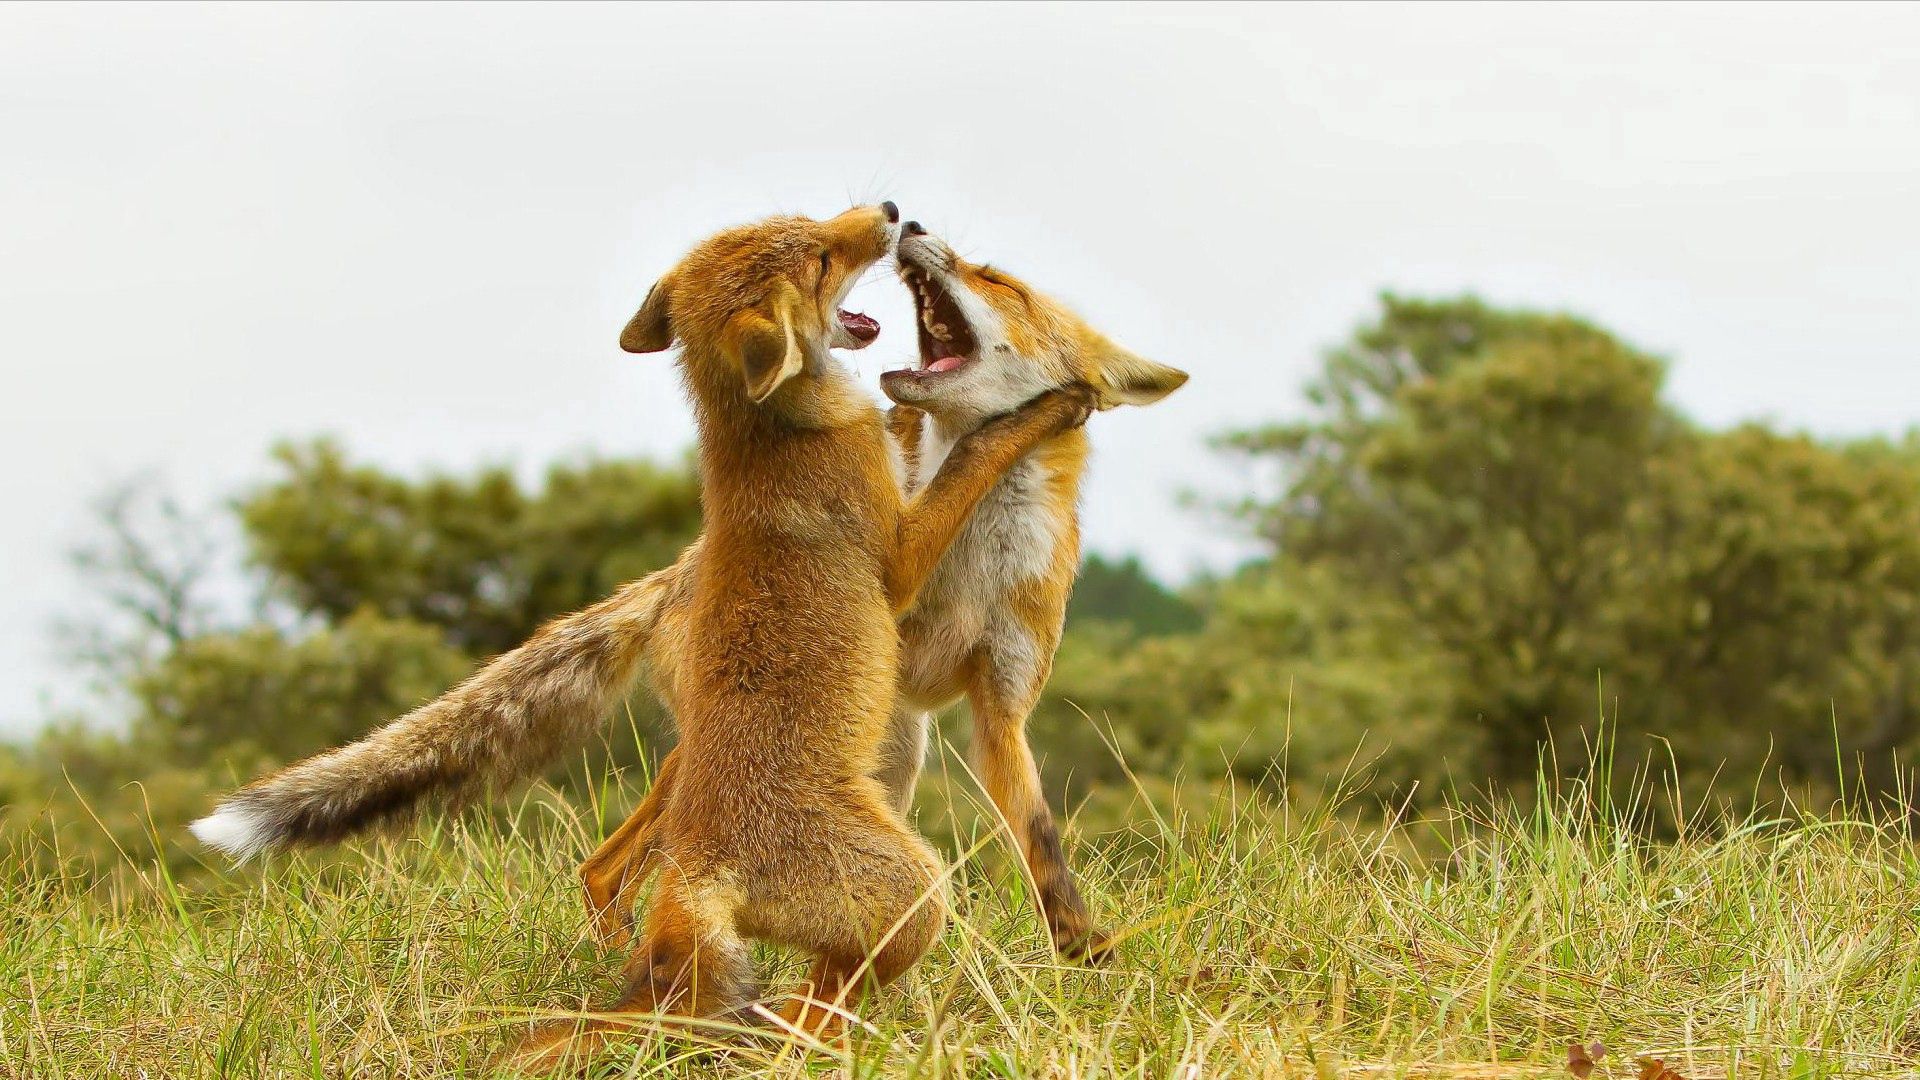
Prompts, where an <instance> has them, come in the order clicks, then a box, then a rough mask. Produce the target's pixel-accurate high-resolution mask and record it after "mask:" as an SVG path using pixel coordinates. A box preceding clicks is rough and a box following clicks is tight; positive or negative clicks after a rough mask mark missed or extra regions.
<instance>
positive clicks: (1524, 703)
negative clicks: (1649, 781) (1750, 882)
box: [1224, 295, 1920, 793]
mask: <svg viewBox="0 0 1920 1080" xmlns="http://www.w3.org/2000/svg"><path fill="white" fill-rule="evenodd" d="M1383 309H1384V310H1383V313H1382V316H1381V318H1380V319H1379V321H1378V322H1376V323H1374V324H1371V325H1368V326H1366V327H1363V328H1362V329H1361V330H1360V331H1358V332H1357V333H1356V334H1355V336H1354V339H1353V341H1352V342H1350V343H1349V344H1347V345H1346V346H1343V347H1341V348H1339V349H1336V350H1334V351H1333V352H1332V353H1330V354H1329V356H1328V359H1327V364H1326V369H1325V371H1324V373H1323V375H1322V377H1321V378H1320V379H1319V380H1318V381H1317V382H1316V383H1315V384H1314V386H1313V387H1312V389H1311V393H1310V400H1311V402H1312V403H1313V406H1314V409H1313V412H1312V414H1311V415H1310V416H1309V418H1308V419H1306V420H1304V421H1302V422H1299V423H1294V424H1286V425H1276V426H1272V427H1268V428H1263V429H1259V430H1256V431H1250V432H1243V433H1238V434H1235V435H1232V436H1229V437H1228V438H1227V439H1226V440H1224V443H1225V445H1226V446H1227V447H1228V448H1230V449H1231V450H1234V451H1236V452H1239V453H1244V454H1248V455H1252V456H1254V457H1258V458H1264V459H1268V460H1273V461H1277V462H1278V463H1279V464H1280V465H1281V467H1282V468H1281V473H1282V476H1283V477H1284V480H1283V486H1282V488H1281V489H1280V490H1279V491H1278V492H1275V493H1273V494H1271V495H1269V496H1267V497H1265V498H1255V499H1251V500H1248V501H1247V502H1245V503H1244V504H1242V505H1240V506H1239V507H1237V508H1236V509H1237V512H1238V514H1239V515H1240V517H1241V518H1242V520H1244V521H1245V522H1247V523H1248V525H1249V526H1250V527H1252V528H1253V529H1254V530H1255V531H1256V532H1257V533H1258V534H1259V535H1261V536H1263V537H1265V538H1266V539H1267V540H1268V541H1269V542H1270V543H1271V544H1272V547H1273V559H1272V562H1271V564H1270V565H1271V567H1272V569H1273V571H1274V573H1275V574H1276V575H1277V580H1278V581H1279V582H1280V586H1279V587H1280V588H1281V589H1282V591H1287V590H1292V589H1298V590H1300V593H1301V595H1302V596H1315V595H1326V596H1331V597H1336V598H1339V599H1340V600H1341V602H1342V603H1344V604H1346V605H1348V606H1349V607H1350V612H1348V613H1347V614H1350V615H1353V616H1356V617H1359V618H1361V619H1362V620H1364V621H1373V620H1386V622H1385V625H1388V626H1393V625H1397V626H1398V627H1399V630H1398V631H1396V632H1399V633H1411V634H1414V635H1417V636H1418V638H1420V639H1421V640H1423V641H1424V642H1426V643H1428V644H1429V645H1430V647H1431V649H1432V651H1433V653H1434V654H1435V655H1436V656H1438V657H1439V658H1441V659H1442V661H1443V662H1442V663H1440V664H1439V665H1438V666H1437V668H1436V670H1438V671H1444V672H1450V673H1451V675H1450V677H1449V678H1450V684H1449V685H1448V686H1447V687H1446V689H1445V695H1444V696H1445V697H1446V698H1448V699H1450V702H1451V704H1450V706H1448V708H1447V712H1448V713H1449V714H1450V720H1449V723H1448V725H1447V726H1448V727H1449V728H1450V729H1451V730H1452V731H1453V732H1454V735H1453V736H1452V737H1451V739H1449V740H1444V741H1442V742H1441V743H1439V744H1437V747H1436V748H1444V749H1445V750H1446V751H1448V752H1450V753H1451V754H1452V755H1453V756H1454V757H1455V759H1456V760H1455V762H1454V765H1455V767H1456V769H1457V770H1458V771H1459V772H1460V773H1462V774H1465V775H1468V776H1475V777H1477V776H1481V775H1487V776H1492V777H1495V778H1498V779H1502V780H1506V781H1510V782H1524V781H1526V780H1527V779H1528V778H1529V777H1530V776H1531V775H1532V771H1533V769H1534V766H1535V762H1536V760H1537V754H1538V747H1539V746H1540V744H1541V742H1542V741H1543V740H1545V739H1549V738H1554V739H1556V741H1558V742H1559V743H1560V744H1561V745H1563V746H1564V745H1567V744H1568V743H1569V742H1571V743H1572V744H1573V745H1578V742H1579V740H1580V738H1582V737H1585V736H1586V735H1589V734H1590V732H1588V731H1587V730H1585V729H1587V728H1589V727H1590V726H1591V725H1592V724H1593V723H1594V722H1595V721H1596V720H1597V719H1598V717H1599V716H1600V715H1601V710H1602V709H1603V708H1604V709H1605V710H1606V711H1607V713H1608V715H1609V716H1610V717H1611V718H1617V721H1618V723H1619V725H1620V730H1621V731H1624V732H1627V733H1630V734H1632V735H1636V736H1650V737H1658V738H1660V739H1663V740H1665V741H1667V742H1668V743H1670V744H1671V746H1672V748H1673V752H1674V754H1675V756H1676V757H1678V758H1679V759H1681V761H1682V762H1683V763H1686V764H1689V765H1692V766H1694V767H1695V772H1697V773H1709V774H1710V773H1712V772H1713V771H1715V769H1716V768H1718V767H1719V766H1722V765H1731V766H1732V769H1731V770H1730V771H1729V775H1730V776H1734V777H1739V778H1741V780H1742V781H1743V782H1744V783H1748V784H1750V783H1751V782H1752V779H1753V777H1754V776H1755V772H1754V771H1753V770H1755V769H1758V768H1759V767H1760V765H1761V764H1762V762H1763V761H1765V760H1768V759H1769V756H1771V760H1772V761H1774V762H1775V763H1777V764H1780V765H1783V766H1785V769H1786V775H1787V777H1788V779H1790V780H1792V781H1794V782H1807V781H1822V780H1824V781H1826V782H1828V783H1829V784H1830V783H1831V781H1833V779H1834V769H1835V753H1834V751H1835V739H1836V737H1837V738H1838V740H1839V744H1840V747H1839V749H1840V756H1841V758H1843V759H1846V760H1848V761H1849V762H1850V763H1851V767H1852V769H1853V770H1854V775H1856V776H1857V777H1859V778H1860V779H1861V780H1863V781H1864V782H1866V783H1868V784H1869V785H1870V786H1871V787H1872V788H1873V789H1875V790H1877V791H1880V792H1882V793H1886V792H1891V791H1892V790H1893V784H1894V775H1895V773H1894V765H1893V763H1894V753H1893V752H1894V751H1895V750H1896V749H1899V748H1902V747H1904V748H1906V749H1907V750H1908V751H1911V750H1912V749H1914V741H1915V736H1916V734H1920V733H1916V732H1915V730H1914V728H1915V723H1914V719H1913V717H1914V715H1915V708H1916V704H1920V698H1917V697H1916V694H1917V693H1920V680H1916V679H1915V677H1914V675H1915V670H1914V665H1915V663H1916V660H1915V658H1914V657H1913V656H1912V651H1913V650H1912V649H1911V647H1910V644H1911V642H1913V641H1914V640H1915V637H1916V633H1917V632H1920V629H1917V626H1916V623H1915V619H1914V615H1915V610H1916V609H1915V604H1916V602H1920V589H1917V588H1916V584H1917V583H1920V581H1917V579H1920V548H1917V547H1916V538H1920V498H1916V495H1920V486H1917V482H1920V473H1916V471H1915V459H1916V455H1915V453H1914V450H1913V442H1912V441H1911V440H1909V441H1908V442H1907V443H1904V444H1882V443H1867V444H1851V445H1849V444H1836V445H1825V444H1821V443H1817V442H1815V441H1813V440H1810V439H1806V438H1802V437H1786V436H1780V435H1776V434H1773V433H1770V432H1767V431H1765V430H1763V429H1759V428H1743V429H1739V430H1736V431H1733V432H1729V433H1726V434H1715V433H1710V432H1703V431H1700V430H1698V429H1696V428H1694V427H1693V426H1691V425H1689V424H1688V423H1686V422H1685V421H1684V420H1683V419H1682V418H1680V417H1679V416H1678V415H1677V414H1675V413H1674V412H1673V411H1672V410H1671V409H1670V408H1669V407H1667V406H1665V405H1664V404H1662V403H1661V401H1660V399H1659V390H1660V385H1661V380H1662V376H1663V371H1662V366H1661V364H1660V363H1659V362H1658V361H1656V360H1655V359H1653V358H1652V357H1649V356H1647V355H1645V354H1643V353H1641V352H1638V351H1637V350H1634V349H1633V348H1631V347H1630V346H1627V345H1625V344H1623V343H1621V342H1619V341H1618V340H1617V339H1615V338H1613V337H1612V336H1611V335H1608V334H1607V333H1605V332H1604V331H1602V330H1599V329H1598V328H1596V327H1593V326H1592V325H1590V324H1588V323H1585V322H1582V321H1580V320H1578V319H1575V318H1572V317H1569V316H1565V315H1552V314H1541V313H1533V312H1525V311H1501V310H1497V309H1492V308H1489V307H1487V306H1486V305H1484V304H1482V303H1480V302H1479V301H1477V300H1473V299H1471V298H1468V299H1462V300H1454V301H1418V300H1403V299H1401V298H1398V297H1394V296H1391V295H1389V296H1387V297H1385V298H1383ZM1226 643H1227V644H1228V645H1231V644H1232V643H1233V639H1228V641H1227V642H1226ZM1349 658H1350V659H1351V658H1352V657H1351V656H1350V657H1349ZM1380 677H1381V678H1382V679H1385V678H1388V675H1387V674H1386V673H1385V672H1384V671H1383V672H1381V674H1380ZM1596 677H1599V678H1603V679H1604V680H1605V686H1606V691H1605V692H1606V696H1607V700H1606V701H1605V702H1599V701H1596V694H1595V685H1596V682H1595V680H1596ZM1271 704H1272V705H1273V706H1274V707H1276V708H1277V707H1278V705H1279V702H1278V701H1277V700H1275V701H1273V702H1272V703H1271ZM1296 730H1298V729H1297V727H1296ZM1469 732H1472V733H1473V735H1474V737H1472V738H1469V737H1467V734H1468V733H1469ZM1414 734H1415V736H1416V737H1417V738H1421V739H1423V740H1424V739H1427V738H1428V737H1429V736H1430V735H1431V734H1432V733H1431V731H1428V730H1426V729H1416V731H1415V733H1414ZM1429 745H1430V746H1435V745H1436V744H1431V743H1429ZM1430 752H1431V751H1430ZM1868 756H1871V757H1872V759H1873V760H1872V761H1867V760H1866V758H1867V757H1868Z"/></svg>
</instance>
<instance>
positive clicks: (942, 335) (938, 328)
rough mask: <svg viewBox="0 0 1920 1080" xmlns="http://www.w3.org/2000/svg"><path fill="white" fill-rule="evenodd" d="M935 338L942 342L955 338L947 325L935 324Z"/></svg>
mask: <svg viewBox="0 0 1920 1080" xmlns="http://www.w3.org/2000/svg"><path fill="white" fill-rule="evenodd" d="M933 336H934V337H937V338H939V339H940V340H941V341H947V340H949V339H951V338H952V337H953V335H952V334H951V333H949V332H948V330H947V324H946V323H935V324H934V325H933Z"/></svg>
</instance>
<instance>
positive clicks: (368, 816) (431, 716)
mask: <svg viewBox="0 0 1920 1080" xmlns="http://www.w3.org/2000/svg"><path fill="white" fill-rule="evenodd" d="M677 570H678V567H677V566H674V567H668V568H667V569H665V570H660V571H656V572H655V573H652V574H649V575H648V576H646V577H645V578H642V579H641V580H639V581H635V582H632V583H630V584H628V585H625V586H623V587H622V588H621V589H620V591H619V592H616V593H614V594H613V595H612V596H610V597H608V598H607V599H605V600H602V601H601V602H600V603H598V604H595V605H593V606H592V607H589V608H586V609H584V610H581V611H577V612H574V613H573V614H571V615H563V616H561V617H560V618H557V619H554V620H553V621H551V622H549V623H547V625H545V626H543V627H541V628H540V630H539V631H538V632H537V633H535V634H534V635H533V637H531V638H529V639H527V642H526V644H524V645H522V646H520V647H519V648H517V649H515V650H513V651H512V652H509V653H504V654H502V655H500V656H498V657H496V658H494V659H493V660H492V661H491V662H490V663H488V664H487V665H486V666H485V667H483V668H481V669H480V670H479V671H476V672H474V673H473V675H471V676H469V677H468V678H467V680H466V681H465V682H462V683H461V684H460V685H458V686H456V687H454V688H453V689H451V690H449V691H447V692H446V693H445V694H442V695H440V696H439V697H438V698H435V699H434V700H432V701H430V702H428V703H427V704H425V705H422V706H420V707H419V708H417V709H415V710H413V711H412V712H410V713H408V714H407V715H405V716H402V717H401V718H399V719H398V720H395V721H393V722H392V723H389V724H387V725H386V726H385V727H382V728H380V729H378V730H376V731H375V732H373V733H372V734H371V735H368V736H367V737H366V738H364V739H361V740H360V741H359V742H355V743H350V744H348V745H346V746H342V747H339V748H337V749H334V750H328V751H326V752H325V753H321V754H316V755H314V756H313V757H310V758H307V759H306V760H304V761H298V762H295V763H294V764H292V765H289V766H287V767H286V768H284V769H281V770H280V771H279V772H276V773H274V774H272V775H271V776H267V777H263V778H262V779H259V780H256V781H254V782H253V783H251V784H248V785H247V786H246V787H243V788H241V789H240V790H239V791H236V792H234V793H233V794H232V795H229V796H228V797H227V798H226V799H225V800H224V801H222V802H221V803H220V805H219V806H218V807H217V808H216V809H215V810H214V812H213V813H212V814H209V815H208V816H206V817H204V818H201V819H200V820H198V821H196V822H194V823H193V825H192V826H190V827H191V828H192V830H193V835H194V836H196V837H198V838H199V839H200V842H201V843H204V844H208V845H211V846H213V847H216V848H219V849H220V850H221V851H224V852H226V853H227V854H229V855H231V856H233V857H234V858H235V859H238V860H240V861H242V862H244V861H246V860H247V859H248V858H250V857H251V856H253V855H254V854H256V853H258V852H261V851H265V850H268V849H270V848H277V847H285V846H290V845H294V844H328V843H333V842H335V841H338V840H342V839H345V838H346V837H348V836H350V835H352V834H354V833H357V832H360V831H362V830H364V829H367V828H369V827H371V826H373V825H376V824H379V823H381V822H384V821H389V820H393V819H396V818H400V817H402V816H404V815H407V814H409V813H412V812H413V811H414V810H416V809H417V808H418V807H419V805H420V804H421V803H422V802H423V801H425V800H427V799H440V800H443V801H448V802H456V803H457V802H459V801H461V800H462V799H465V798H469V797H471V796H473V795H476V794H478V793H480V792H481V791H483V790H487V789H499V788H503V787H506V786H508V785H511V784H514V783H516V782H518V781H521V780H525V779H528V778H530V777H533V776H537V775H539V774H540V773H541V772H543V771H545V770H546V768H547V767H548V766H549V765H550V764H552V763H553V762H554V761H555V760H557V759H558V758H559V757H560V756H561V755H562V754H565V753H567V752H568V751H570V750H573V749H576V748H578V747H580V746H583V745H585V744H586V742H587V741H588V740H589V739H590V738H591V737H592V735H593V732H594V731H595V729H596V728H597V727H598V726H599V725H600V724H601V723H602V722H603V721H604V719H605V717H606V716H607V715H608V713H609V712H611V710H612V709H613V706H614V704H615V703H616V702H618V701H619V700H620V699H621V698H622V697H624V696H625V695H626V693H627V691H628V690H629V688H631V687H632V685H633V683H634V680H635V679H636V678H637V677H638V674H639V667H640V661H641V658H642V656H643V654H644V652H645V650H646V645H647V641H648V639H649V638H650V637H651V636H652V633H653V628H654V625H655V623H656V622H657V621H658V619H659V615H660V609H661V605H662V601H663V600H664V598H665V597H666V596H667V594H668V593H670V592H671V591H672V586H673V583H674V576H675V574H676V572H677Z"/></svg>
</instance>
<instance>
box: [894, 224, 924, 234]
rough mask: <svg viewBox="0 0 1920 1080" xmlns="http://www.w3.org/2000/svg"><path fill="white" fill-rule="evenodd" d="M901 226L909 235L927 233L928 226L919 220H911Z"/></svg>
mask: <svg viewBox="0 0 1920 1080" xmlns="http://www.w3.org/2000/svg"><path fill="white" fill-rule="evenodd" d="M900 227H901V228H902V229H905V230H906V233H907V235H908V236H925V235H927V227H926V226H925V225H922V224H920V223H919V222H917V221H909V222H907V223H906V224H905V225H902V226H900Z"/></svg>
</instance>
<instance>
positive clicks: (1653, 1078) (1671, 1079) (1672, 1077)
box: [1634, 1057, 1687, 1080]
mask: <svg viewBox="0 0 1920 1080" xmlns="http://www.w3.org/2000/svg"><path fill="white" fill-rule="evenodd" d="M1634 1060H1635V1061H1637V1062H1639V1064H1640V1080H1687V1078H1686V1077H1684V1076H1681V1075H1680V1074H1679V1073H1677V1072H1674V1071H1673V1070H1672V1069H1670V1068H1668V1067H1667V1063H1666V1062H1664V1061H1661V1060H1660V1059H1659V1058H1657V1057H1643V1058H1634Z"/></svg>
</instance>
